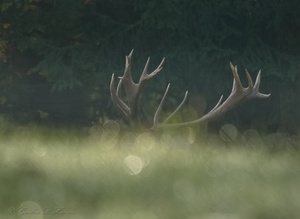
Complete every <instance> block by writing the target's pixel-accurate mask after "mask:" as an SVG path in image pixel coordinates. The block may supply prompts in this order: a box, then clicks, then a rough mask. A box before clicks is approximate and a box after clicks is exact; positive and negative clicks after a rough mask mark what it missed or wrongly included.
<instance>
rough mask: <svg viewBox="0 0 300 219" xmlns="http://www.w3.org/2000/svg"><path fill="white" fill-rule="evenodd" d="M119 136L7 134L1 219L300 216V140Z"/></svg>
mask: <svg viewBox="0 0 300 219" xmlns="http://www.w3.org/2000/svg"><path fill="white" fill-rule="evenodd" d="M117 134H118V133H114V132H105V131H104V132H103V131H101V130H99V132H97V130H93V133H90V134H89V135H87V134H81V133H80V132H77V131H74V130H58V129H56V130H55V129H42V128H36V127H15V128H10V129H9V130H7V129H4V128H2V131H1V133H0V135H1V139H0V173H1V174H0V203H1V205H0V218H5V219H11V218H30V219H50V218H53V219H54V218H55V219H56V218H63V219H93V218H97V219H161V218H163V219H252V218H255V219H260V218H261V219H268V218H270V219H277V218H278V219H279V218H280V219H281V218H289V219H293V218H295V219H296V218H300V156H299V152H298V150H297V147H298V146H300V141H298V140H297V137H293V138H291V137H286V136H284V135H278V134H274V135H273V136H272V135H269V136H265V137H264V138H260V137H259V136H256V137H255V138H252V139H251V138H246V140H244V141H241V143H240V145H239V143H238V142H235V143H234V145H233V146H232V145H230V144H228V143H227V144H226V145H225V146H224V144H221V143H220V142H219V141H217V140H212V141H208V143H207V142H206V143H205V144H204V143H203V144H201V143H197V144H191V142H190V140H189V139H188V140H186V139H183V140H182V141H181V140H180V137H177V138H176V137H174V136H168V137H166V138H162V140H161V141H160V142H158V141H156V140H155V139H154V138H153V137H152V136H151V135H150V134H149V133H142V134H141V135H134V134H133V133H128V134H127V135H125V136H124V137H123V143H122V144H117ZM133 136H134V137H133ZM254 136H255V135H254ZM264 139H267V140H265V141H264ZM186 142H189V143H186Z"/></svg>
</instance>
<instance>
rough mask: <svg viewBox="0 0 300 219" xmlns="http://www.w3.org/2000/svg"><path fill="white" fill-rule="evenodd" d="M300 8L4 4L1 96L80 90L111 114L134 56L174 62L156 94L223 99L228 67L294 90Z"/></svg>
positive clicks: (210, 0)
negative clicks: (117, 83) (118, 79)
mask: <svg viewBox="0 0 300 219" xmlns="http://www.w3.org/2000/svg"><path fill="white" fill-rule="evenodd" d="M299 9H300V8H299V3H298V2H297V1H296V0H290V1H289V2H288V3H287V2H286V1H283V0H274V1H255V0H246V1H238V0H203V1H198V0H187V1H181V0H165V1H159V0H151V1H139V0H64V1H58V0H3V1H2V2H1V3H0V11H1V14H0V69H1V75H0V76H1V78H0V79H1V84H2V88H1V90H2V96H3V97H5V98H8V96H14V98H12V97H10V98H9V99H14V100H15V101H17V102H18V101H20V98H18V96H19V97H22V95H19V92H21V93H23V94H25V93H26V95H27V99H30V97H31V95H32V93H34V92H38V88H36V89H35V88H34V89H33V88H32V87H31V88H30V89H29V87H28V85H32V84H39V83H41V82H43V83H45V84H46V85H47V87H49V89H51V91H52V94H53V93H59V92H65V91H66V90H74V89H75V90H76V89H79V90H80V89H82V90H84V91H86V92H84V93H86V95H87V96H84V97H82V98H83V99H86V98H87V99H89V100H90V101H91V102H93V101H100V100H99V98H100V99H101V98H102V100H101V101H102V102H103V103H105V104H103V105H102V106H97V107H96V108H98V111H99V110H100V111H107V110H108V111H110V110H109V108H110V107H111V106H110V104H108V101H109V94H108V84H109V80H110V76H111V73H112V72H115V73H117V74H119V73H121V71H122V68H123V65H124V55H125V54H127V53H128V52H129V51H130V50H131V49H132V48H134V49H135V57H134V60H135V62H134V63H135V69H141V68H142V65H143V63H144V61H145V59H146V56H148V55H151V57H152V58H153V60H152V63H153V65H155V64H156V63H158V62H159V59H161V58H162V57H166V59H167V63H166V66H165V70H164V73H162V74H161V75H160V76H159V77H160V80H157V82H158V83H153V84H154V85H153V86H152V90H153V91H154V92H155V91H156V92H158V90H159V92H161V86H162V85H164V82H165V81H166V80H168V81H171V82H172V83H174V84H175V85H176V86H175V88H174V89H175V90H176V91H174V92H175V93H177V94H178V93H180V92H182V90H186V89H189V90H191V91H192V92H194V93H199V92H200V93H204V94H205V96H206V97H207V99H208V102H209V101H215V98H216V96H217V95H219V94H223V93H224V92H226V90H228V89H230V86H231V80H232V79H231V76H230V74H229V73H228V74H227V73H226V74H224V73H223V72H224V71H226V69H228V62H229V61H233V62H234V63H235V64H238V65H239V66H242V67H245V66H247V68H249V70H250V71H257V70H259V68H263V69H262V70H263V77H264V78H263V80H264V81H266V80H267V79H268V81H269V84H268V85H267V86H269V87H268V88H270V89H271V91H273V90H272V87H274V85H275V86H283V85H286V84H289V85H290V84H293V85H295V86H296V83H298V82H297V80H298V75H299V67H300V66H299V65H300V62H299V61H298V60H299V49H298V48H299V46H300V45H299V44H300V40H299V39H300V32H299V25H300V20H299V16H298V11H299ZM227 71H228V70H227ZM134 74H135V75H137V74H138V70H134ZM271 79H272V80H271ZM280 83H282V84H283V85H280ZM16 84H18V89H16V88H15V87H14V85H16ZM24 84H25V85H26V86H25V85H24ZM9 86H12V87H11V89H9ZM32 89H33V90H32ZM12 90H14V91H16V90H18V92H15V93H14V94H12ZM28 90H30V92H27V91H28ZM99 90H101V94H96V93H97V92H99ZM266 90H267V89H266ZM22 91H23V92H22ZM25 91H26V92H25ZM9 93H10V95H8V94H9ZM58 96H59V95H58ZM55 98H58V97H57V96H56V97H55ZM21 99H24V98H23V97H22V98H21ZM25 99H26V98H25ZM82 101H83V100H82V99H81V100H80V99H79V100H78V104H80V103H81V102H82ZM4 102H5V101H4ZM8 102H9V101H8ZM84 102H85V103H86V101H84ZM24 104H25V103H24ZM53 104H55V103H53ZM45 110H46V111H47V110H49V109H45ZM275 114H276V113H275ZM276 115H278V114H276ZM274 118H275V119H274ZM274 118H273V120H276V121H278V120H279V119H278V118H277V119H276V116H275V117H274Z"/></svg>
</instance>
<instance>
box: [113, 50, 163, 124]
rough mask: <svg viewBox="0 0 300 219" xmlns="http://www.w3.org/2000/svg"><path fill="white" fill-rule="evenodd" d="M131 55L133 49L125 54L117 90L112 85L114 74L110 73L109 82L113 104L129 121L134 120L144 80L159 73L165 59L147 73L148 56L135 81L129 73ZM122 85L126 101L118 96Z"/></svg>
mask: <svg viewBox="0 0 300 219" xmlns="http://www.w3.org/2000/svg"><path fill="white" fill-rule="evenodd" d="M132 55H133V50H131V52H130V53H129V55H127V56H126V62H125V70H124V74H123V76H121V77H119V83H118V86H117V90H115V86H114V74H113V75H112V79H111V84H110V92H111V98H112V101H113V103H114V105H115V106H116V107H117V109H118V110H119V111H120V112H121V113H122V115H123V116H124V117H125V119H126V120H129V121H131V120H134V119H135V118H136V117H137V109H138V105H137V104H138V99H139V95H140V91H141V89H142V87H143V86H144V85H145V82H146V81H147V80H148V79H150V78H152V77H154V76H155V75H156V74H157V73H159V72H160V71H161V70H162V65H163V63H164V60H165V59H164V58H163V60H162V61H161V63H160V64H159V66H158V67H157V68H156V69H155V70H154V71H153V72H152V73H150V74H148V73H147V70H148V65H149V62H150V58H148V60H147V62H146V64H145V67H144V70H143V72H142V74H141V76H140V79H139V82H138V83H135V82H134V81H133V79H132V74H131V58H132ZM122 86H123V88H124V90H125V93H126V98H127V103H125V102H124V101H123V100H122V99H121V98H120V92H121V87H122Z"/></svg>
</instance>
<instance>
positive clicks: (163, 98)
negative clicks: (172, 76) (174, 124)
mask: <svg viewBox="0 0 300 219" xmlns="http://www.w3.org/2000/svg"><path fill="white" fill-rule="evenodd" d="M169 88H170V83H169V84H168V86H167V88H166V90H165V93H164V95H163V97H162V99H161V101H160V103H159V105H158V107H157V110H156V112H155V114H154V118H153V125H152V129H153V128H155V127H156V126H158V124H159V123H158V117H159V115H160V113H161V110H162V107H163V104H164V102H165V98H166V96H167V94H168V92H169Z"/></svg>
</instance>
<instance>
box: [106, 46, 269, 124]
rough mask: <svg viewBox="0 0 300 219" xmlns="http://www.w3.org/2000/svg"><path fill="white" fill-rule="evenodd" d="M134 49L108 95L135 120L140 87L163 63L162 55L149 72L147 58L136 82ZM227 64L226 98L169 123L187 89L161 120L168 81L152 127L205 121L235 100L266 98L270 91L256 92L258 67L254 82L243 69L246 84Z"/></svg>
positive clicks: (182, 102) (235, 68)
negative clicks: (188, 118)
mask: <svg viewBox="0 0 300 219" xmlns="http://www.w3.org/2000/svg"><path fill="white" fill-rule="evenodd" d="M132 53H133V50H132V51H131V52H130V54H129V55H128V56H126V64H125V71H124V75H123V76H122V77H119V79H120V80H119V83H118V86H117V89H115V85H114V84H115V82H114V74H112V78H111V83H110V93H111V99H112V101H113V103H114V105H115V106H116V108H117V109H118V110H119V111H120V112H121V114H122V115H123V117H124V119H125V120H126V121H127V122H130V123H132V122H134V121H136V119H137V115H138V101H139V96H140V92H141V90H142V88H143V87H144V86H145V84H146V82H147V81H148V80H149V79H151V78H152V77H154V76H155V75H156V74H158V73H159V72H160V71H161V70H162V68H163V63H164V61H165V59H163V60H162V61H161V63H160V64H159V65H158V67H157V68H156V69H155V70H154V71H153V72H151V73H149V74H148V65H149V62H150V58H148V60H147V62H146V65H145V67H144V70H143V72H142V74H141V77H140V79H139V82H138V83H135V82H134V81H133V79H132V75H131V57H132ZM230 68H231V71H232V73H233V78H234V79H233V85H232V90H231V93H230V95H229V96H228V98H227V99H226V100H225V101H224V102H223V103H222V99H223V96H221V98H220V99H219V101H218V103H217V104H216V105H215V107H214V108H213V109H212V110H210V111H209V112H208V113H207V114H205V115H204V116H203V117H201V118H198V119H195V120H192V121H188V122H183V123H168V121H169V120H170V119H171V118H172V117H173V116H174V115H175V114H176V113H177V112H178V111H179V110H180V109H181V108H182V106H183V105H184V103H185V101H186V98H187V95H188V91H186V92H185V95H184V98H183V100H182V101H181V103H180V104H179V105H178V106H177V108H176V109H175V111H174V112H173V113H171V115H169V116H168V117H167V118H166V119H165V120H164V121H162V122H159V120H158V119H159V117H160V113H161V110H162V107H163V105H164V102H165V98H166V96H167V93H168V91H169V87H170V84H168V86H167V88H166V91H165V93H164V95H163V97H162V99H161V102H160V104H159V106H158V108H157V110H156V112H155V115H154V118H153V123H152V127H151V129H156V128H162V127H180V126H187V125H191V124H195V123H202V122H208V121H211V120H215V119H217V118H219V117H221V116H222V115H224V114H225V113H226V112H228V111H229V110H231V109H233V108H234V107H236V106H237V105H238V104H240V103H242V102H245V101H248V100H250V99H256V98H267V97H269V96H270V94H263V93H260V92H259V85H260V71H259V72H258V74H257V77H256V80H255V83H254V85H253V81H252V79H251V77H250V74H249V72H248V71H247V70H246V75H247V79H248V87H246V88H245V87H243V85H242V83H241V81H240V77H239V75H238V71H237V67H236V66H233V65H232V63H230ZM122 86H123V87H124V89H125V93H126V102H125V101H124V100H122V99H121V97H120V90H121V87H122Z"/></svg>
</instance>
